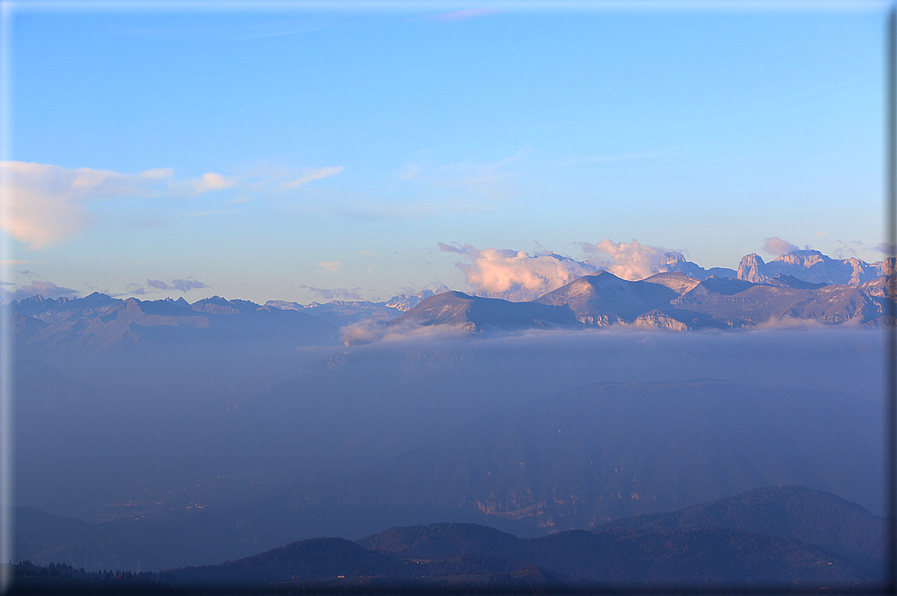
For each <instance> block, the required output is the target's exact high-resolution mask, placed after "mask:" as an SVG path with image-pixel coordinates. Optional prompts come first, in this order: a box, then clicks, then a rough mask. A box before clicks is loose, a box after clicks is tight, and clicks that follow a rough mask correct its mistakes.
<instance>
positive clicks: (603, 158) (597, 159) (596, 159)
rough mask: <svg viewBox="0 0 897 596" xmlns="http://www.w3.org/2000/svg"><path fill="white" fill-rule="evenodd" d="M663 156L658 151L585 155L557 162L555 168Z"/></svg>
mask: <svg viewBox="0 0 897 596" xmlns="http://www.w3.org/2000/svg"><path fill="white" fill-rule="evenodd" d="M661 155H663V154H662V153H661V152H660V151H646V152H643V153H619V154H616V155H585V156H580V157H568V158H567V159H562V160H560V161H559V162H557V167H559V168H567V167H570V166H574V165H578V164H582V163H620V162H623V161H635V160H640V159H653V158H655V157H659V156H661Z"/></svg>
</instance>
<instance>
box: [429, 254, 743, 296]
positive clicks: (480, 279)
mask: <svg viewBox="0 0 897 596" xmlns="http://www.w3.org/2000/svg"><path fill="white" fill-rule="evenodd" d="M438 246H439V249H440V250H441V251H443V252H449V253H454V254H458V255H462V256H463V257H464V261H462V262H459V263H457V267H458V268H459V269H460V270H461V271H463V272H464V274H465V276H466V281H467V283H468V284H469V285H470V286H471V287H472V288H473V289H474V293H475V294H476V295H478V296H487V297H490V298H503V299H505V300H515V301H521V300H532V299H534V298H538V297H539V296H541V295H542V294H545V293H547V292H550V291H552V290H556V289H557V288H559V287H561V286H563V285H565V284H568V283H570V282H571V281H573V280H575V279H577V278H578V277H582V276H583V275H592V274H595V273H597V272H598V271H609V272H611V273H613V274H614V275H616V276H617V277H621V278H623V279H626V280H630V281H635V280H640V279H645V278H646V277H650V276H652V275H655V274H657V273H663V272H667V271H682V272H684V273H686V274H688V275H692V276H695V277H700V278H701V279H703V278H704V277H705V276H706V272H705V271H704V270H703V269H702V268H701V267H699V266H697V265H695V264H694V263H691V262H690V261H687V260H686V259H685V256H684V255H683V254H682V253H681V252H679V251H675V250H669V249H666V248H661V247H658V246H648V245H645V244H640V243H639V242H638V241H637V240H633V241H632V242H631V243H629V244H627V243H625V242H612V241H611V240H608V239H605V240H602V241H601V242H599V243H597V244H590V243H587V242H582V243H580V246H581V247H582V250H583V252H585V253H586V254H589V255H593V257H592V258H589V259H587V260H584V261H580V260H576V259H573V258H570V257H566V256H564V255H560V254H557V253H554V252H549V251H545V252H541V253H538V254H535V255H529V254H527V253H526V252H523V251H515V250H501V249H495V248H487V249H482V250H481V249H478V248H476V247H474V246H470V245H469V244H465V245H461V244H457V243H453V244H446V243H444V242H440V243H439V244H438ZM732 273H733V274H734V271H733V272H732Z"/></svg>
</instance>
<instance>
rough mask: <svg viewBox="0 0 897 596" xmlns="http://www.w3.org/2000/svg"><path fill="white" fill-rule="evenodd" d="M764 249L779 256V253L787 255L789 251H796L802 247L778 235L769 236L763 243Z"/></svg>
mask: <svg viewBox="0 0 897 596" xmlns="http://www.w3.org/2000/svg"><path fill="white" fill-rule="evenodd" d="M763 250H765V251H766V252H768V253H769V254H771V255H775V256H777V257H778V256H779V255H786V254H788V253H789V252H794V251H795V250H800V249H799V248H798V247H797V246H795V245H793V244H791V243H790V242H787V241H785V240H782V239H781V238H779V237H778V236H773V237H772V238H767V239H766V241H765V242H764V243H763Z"/></svg>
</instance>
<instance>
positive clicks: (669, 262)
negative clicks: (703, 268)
mask: <svg viewBox="0 0 897 596" xmlns="http://www.w3.org/2000/svg"><path fill="white" fill-rule="evenodd" d="M581 246H582V249H583V252H585V253H587V254H592V255H596V257H595V258H593V259H589V260H588V261H587V262H588V263H590V264H591V265H594V266H595V267H597V268H599V269H603V270H605V271H610V272H611V273H613V274H614V275H616V276H617V277H621V278H623V279H627V280H630V281H637V280H640V279H645V278H646V277H651V276H652V275H655V274H657V273H663V272H666V271H678V270H680V269H681V265H682V264H684V263H685V262H686V261H685V257H684V256H683V255H682V253H681V252H679V251H675V250H669V249H666V248H661V247H659V246H648V245H647V244H640V243H639V241H638V240H633V241H632V242H631V243H630V244H627V243H625V242H619V243H617V242H613V241H611V240H609V239H604V240H602V241H601V242H599V243H598V244H589V243H586V242H583V243H582V244H581Z"/></svg>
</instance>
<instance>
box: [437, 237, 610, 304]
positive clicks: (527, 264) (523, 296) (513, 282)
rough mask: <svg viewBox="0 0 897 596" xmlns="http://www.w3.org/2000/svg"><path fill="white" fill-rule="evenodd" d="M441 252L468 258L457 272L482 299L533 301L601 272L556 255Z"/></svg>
mask: <svg viewBox="0 0 897 596" xmlns="http://www.w3.org/2000/svg"><path fill="white" fill-rule="evenodd" d="M439 247H440V249H441V250H443V251H446V252H452V253H458V254H464V255H465V261H466V262H462V263H458V265H457V266H458V268H459V269H461V271H463V272H464V274H465V276H466V277H467V283H468V284H469V285H471V286H472V287H473V288H475V293H476V294H477V295H480V296H489V297H493V298H504V299H506V300H531V299H533V298H537V297H538V296H541V295H542V294H545V293H546V292H550V291H551V290H555V289H557V288H559V287H561V286H563V285H565V284H568V283H570V282H571V281H573V280H574V279H576V278H578V277H582V276H583V275H589V274H592V273H596V272H597V271H598V268H596V267H594V266H592V265H589V264H588V263H582V262H580V261H575V260H573V259H570V258H568V257H564V256H561V255H559V254H556V253H551V252H548V253H542V254H537V255H532V256H531V255H529V254H527V253H525V252H523V251H514V250H500V249H495V248H487V249H483V250H480V249H477V248H476V247H473V246H470V245H465V246H458V245H449V244H445V243H440V244H439Z"/></svg>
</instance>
